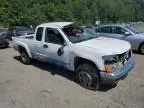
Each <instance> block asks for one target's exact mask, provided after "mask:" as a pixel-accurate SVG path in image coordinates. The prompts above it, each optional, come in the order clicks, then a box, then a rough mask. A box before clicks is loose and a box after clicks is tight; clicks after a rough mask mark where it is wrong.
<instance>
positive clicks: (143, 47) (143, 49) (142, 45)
mask: <svg viewBox="0 0 144 108" xmlns="http://www.w3.org/2000/svg"><path fill="white" fill-rule="evenodd" d="M139 51H140V53H141V54H144V43H142V44H141V45H140V47H139Z"/></svg>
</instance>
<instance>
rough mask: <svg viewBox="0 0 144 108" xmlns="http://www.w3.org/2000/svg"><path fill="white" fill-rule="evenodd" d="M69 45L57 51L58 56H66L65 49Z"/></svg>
mask: <svg viewBox="0 0 144 108" xmlns="http://www.w3.org/2000/svg"><path fill="white" fill-rule="evenodd" d="M66 45H67V43H66V42H65V43H64V44H63V45H62V47H60V48H59V49H58V51H57V54H58V56H62V55H63V54H64V47H65V46H66Z"/></svg>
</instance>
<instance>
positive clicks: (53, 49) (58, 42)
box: [44, 28, 69, 67]
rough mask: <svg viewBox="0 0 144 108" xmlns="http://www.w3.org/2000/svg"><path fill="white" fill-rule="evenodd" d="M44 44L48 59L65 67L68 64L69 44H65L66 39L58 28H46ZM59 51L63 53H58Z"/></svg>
mask: <svg viewBox="0 0 144 108" xmlns="http://www.w3.org/2000/svg"><path fill="white" fill-rule="evenodd" d="M44 46H45V49H44V53H45V55H47V57H46V61H48V62H51V63H54V64H57V65H61V66H64V67H67V66H68V63H69V57H68V55H69V54H68V53H69V51H68V46H65V40H64V38H63V36H62V35H61V33H60V32H59V31H58V30H57V29H53V28H46V30H45V39H44ZM59 52H61V53H60V54H58V53H59Z"/></svg>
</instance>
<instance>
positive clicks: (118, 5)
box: [0, 0, 144, 25]
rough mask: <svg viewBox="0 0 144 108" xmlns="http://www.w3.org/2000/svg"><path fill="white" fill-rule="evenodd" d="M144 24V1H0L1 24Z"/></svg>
mask: <svg viewBox="0 0 144 108" xmlns="http://www.w3.org/2000/svg"><path fill="white" fill-rule="evenodd" d="M96 20H100V21H101V22H103V23H112V22H131V21H144V1H143V0H0V22H1V23H8V24H10V25H13V24H25V25H29V24H33V25H37V24H40V23H43V22H51V21H75V22H77V23H78V24H92V23H94V22H95V21H96Z"/></svg>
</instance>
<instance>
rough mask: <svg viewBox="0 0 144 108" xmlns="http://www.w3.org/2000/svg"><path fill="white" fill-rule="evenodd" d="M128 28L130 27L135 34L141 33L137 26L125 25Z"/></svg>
mask: <svg viewBox="0 0 144 108" xmlns="http://www.w3.org/2000/svg"><path fill="white" fill-rule="evenodd" d="M125 27H126V28H127V29H129V30H130V31H132V32H133V33H135V34H139V33H141V32H140V31H138V30H137V29H136V28H134V27H131V26H125Z"/></svg>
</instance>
